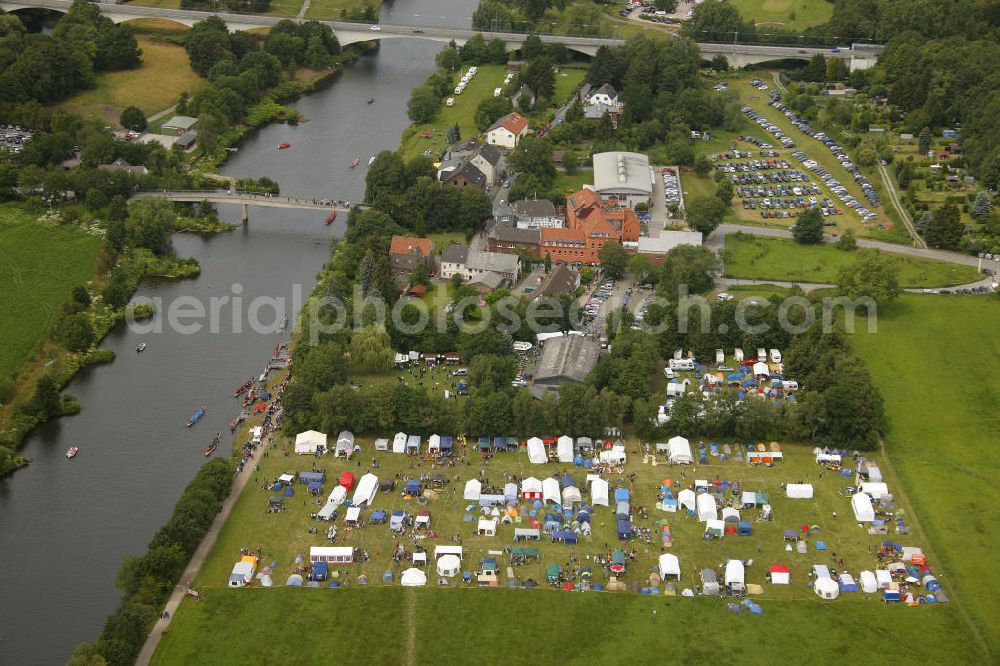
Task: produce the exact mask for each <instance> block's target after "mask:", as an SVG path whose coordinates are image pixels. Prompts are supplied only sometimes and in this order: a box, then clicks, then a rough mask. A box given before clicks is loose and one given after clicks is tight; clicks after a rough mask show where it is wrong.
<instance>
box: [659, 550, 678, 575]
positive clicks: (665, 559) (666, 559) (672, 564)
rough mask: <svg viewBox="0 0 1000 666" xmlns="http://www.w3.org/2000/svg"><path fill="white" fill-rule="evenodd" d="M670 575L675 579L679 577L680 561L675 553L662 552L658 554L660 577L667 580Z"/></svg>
mask: <svg viewBox="0 0 1000 666" xmlns="http://www.w3.org/2000/svg"><path fill="white" fill-rule="evenodd" d="M670 576H673V577H674V578H675V579H676V580H680V579H681V561H680V560H679V559H677V556H676V555H672V554H670V553H664V554H663V555H660V578H661V579H662V580H667V578H668V577H670Z"/></svg>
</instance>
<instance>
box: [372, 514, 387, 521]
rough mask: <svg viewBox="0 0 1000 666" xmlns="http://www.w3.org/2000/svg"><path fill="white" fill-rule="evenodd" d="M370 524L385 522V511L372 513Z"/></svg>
mask: <svg viewBox="0 0 1000 666" xmlns="http://www.w3.org/2000/svg"><path fill="white" fill-rule="evenodd" d="M372 522H373V523H384V522H385V511H372Z"/></svg>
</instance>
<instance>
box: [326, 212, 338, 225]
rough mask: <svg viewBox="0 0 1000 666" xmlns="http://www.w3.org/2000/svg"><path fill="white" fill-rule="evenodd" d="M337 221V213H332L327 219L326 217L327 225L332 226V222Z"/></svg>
mask: <svg viewBox="0 0 1000 666" xmlns="http://www.w3.org/2000/svg"><path fill="white" fill-rule="evenodd" d="M336 219H337V211H333V212H332V213H330V214H329V215H327V217H326V223H327V224H330V223H331V222H333V221H334V220H336Z"/></svg>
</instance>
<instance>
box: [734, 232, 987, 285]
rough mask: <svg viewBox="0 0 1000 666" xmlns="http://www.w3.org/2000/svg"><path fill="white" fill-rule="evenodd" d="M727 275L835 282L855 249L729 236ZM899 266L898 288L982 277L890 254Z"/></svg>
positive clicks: (963, 269) (963, 268)
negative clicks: (729, 256) (845, 249)
mask: <svg viewBox="0 0 1000 666" xmlns="http://www.w3.org/2000/svg"><path fill="white" fill-rule="evenodd" d="M726 250H728V251H729V253H730V255H731V259H730V261H729V262H727V263H726V277H731V278H753V279H758V280H779V281H788V282H820V283H834V282H836V280H837V272H838V271H839V270H840V269H841V268H842V267H844V266H849V265H851V264H852V263H854V259H855V257H856V256H857V253H856V252H847V251H844V250H838V249H837V248H835V247H832V246H830V245H799V244H798V243H796V242H795V241H792V240H785V239H781V238H753V237H746V236H737V235H729V236H727V237H726ZM887 256H889V257H891V258H892V260H893V262H894V263H895V264H896V265H897V266H898V268H899V286H901V287H947V286H952V285H956V284H965V283H968V282H975V281H976V280H978V279H979V278H980V277H981V276H980V275H979V273H977V272H976V269H975V267H974V266H959V265H956V264H949V263H945V262H942V261H931V260H928V259H918V258H914V257H904V256H902V255H895V254H890V255H887Z"/></svg>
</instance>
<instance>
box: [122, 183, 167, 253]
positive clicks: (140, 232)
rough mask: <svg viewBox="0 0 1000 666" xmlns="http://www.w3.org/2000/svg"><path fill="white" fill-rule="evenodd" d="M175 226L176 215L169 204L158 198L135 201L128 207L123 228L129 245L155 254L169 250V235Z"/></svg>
mask: <svg viewBox="0 0 1000 666" xmlns="http://www.w3.org/2000/svg"><path fill="white" fill-rule="evenodd" d="M176 225H177V214H176V213H174V206H173V204H172V203H171V202H169V201H167V200H166V199H162V198H160V197H146V198H143V199H136V200H135V201H133V202H132V203H131V204H130V205H129V209H128V220H126V222H125V226H126V228H127V229H128V236H129V240H130V241H131V244H132V245H134V246H135V247H144V248H147V249H150V250H152V251H153V252H155V253H156V254H164V253H166V252H167V251H168V250H169V249H170V235H171V234H172V233H173V232H174V228H175V227H176Z"/></svg>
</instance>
